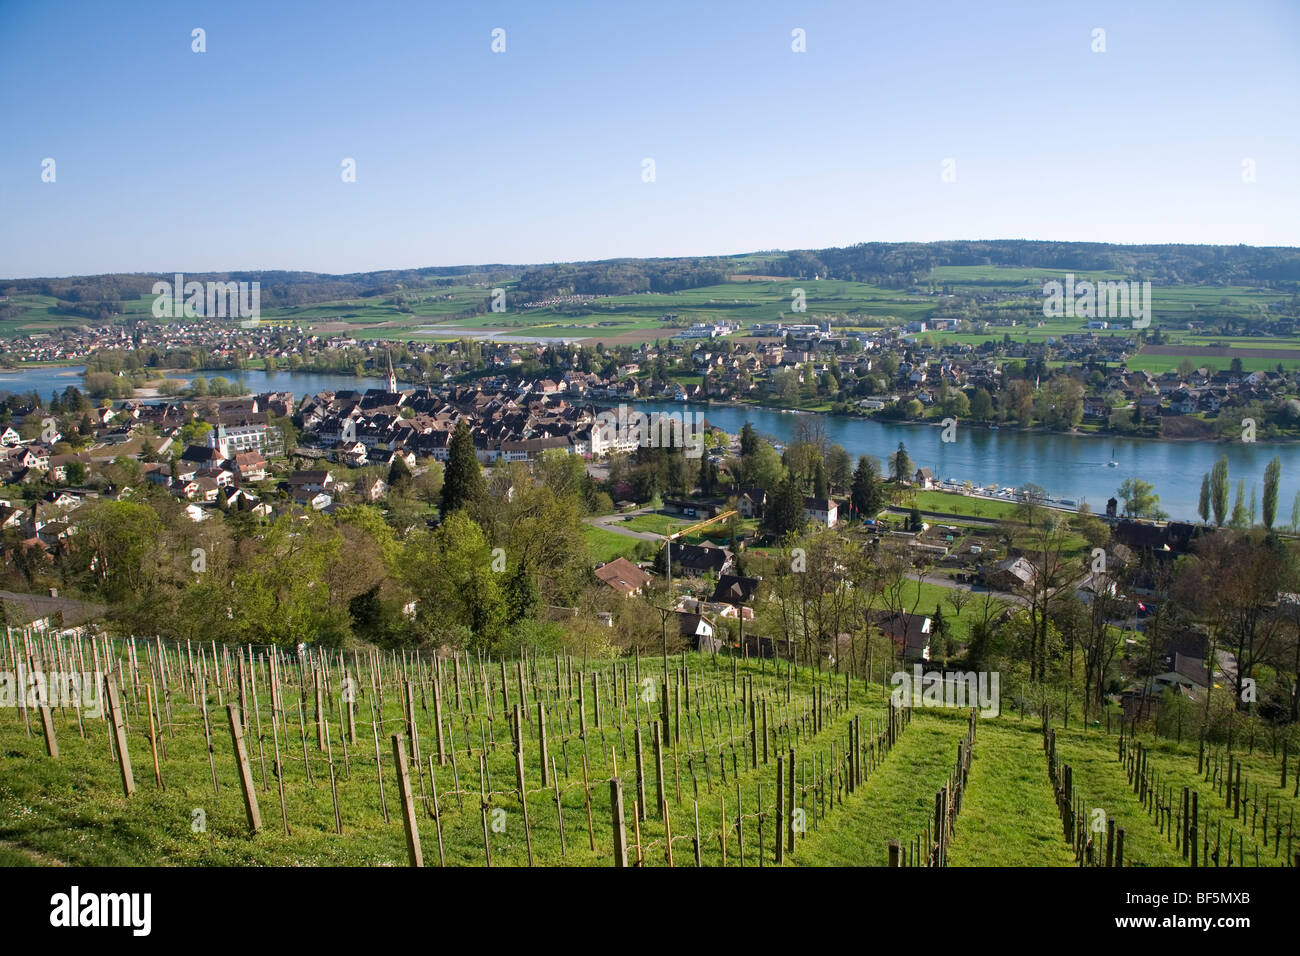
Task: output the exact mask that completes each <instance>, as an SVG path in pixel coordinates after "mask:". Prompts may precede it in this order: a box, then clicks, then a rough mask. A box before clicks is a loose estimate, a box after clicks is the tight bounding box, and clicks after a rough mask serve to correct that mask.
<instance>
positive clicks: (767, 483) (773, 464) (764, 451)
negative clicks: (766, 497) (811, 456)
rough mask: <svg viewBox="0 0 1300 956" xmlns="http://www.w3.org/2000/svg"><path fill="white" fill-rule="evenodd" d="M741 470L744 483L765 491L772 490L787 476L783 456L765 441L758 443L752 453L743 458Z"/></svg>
mask: <svg viewBox="0 0 1300 956" xmlns="http://www.w3.org/2000/svg"><path fill="white" fill-rule="evenodd" d="M740 471H741V474H742V476H743V478H742V480H743V482H744V484H746V485H749V486H751V487H754V488H762V489H763V490H764V491H771V490H772V489H773V488H775V487H776V486H777V485H778V484H779V483H780V482H781V479H782V478H783V477H785V465H784V464H782V462H781V456H780V455H779V454H777V451H776V449H775V448H773V447H772V446H771V445H769V444H768V443H767V442H765V441H760V442H759V443H758V447H757V448H755V449H754V453H753V454H752V455H748V456H746V457H744V458H742V459H741V467H740Z"/></svg>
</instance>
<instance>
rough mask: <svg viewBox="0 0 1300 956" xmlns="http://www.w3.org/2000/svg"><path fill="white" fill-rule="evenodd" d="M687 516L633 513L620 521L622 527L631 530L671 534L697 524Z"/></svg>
mask: <svg viewBox="0 0 1300 956" xmlns="http://www.w3.org/2000/svg"><path fill="white" fill-rule="evenodd" d="M695 523H696V522H695V521H691V520H688V519H685V518H674V517H672V516H671V515H664V514H658V513H657V512H653V513H650V514H641V515H633V516H632V517H631V518H630V519H629V520H627V521H623V522H621V523H620V527H623V528H627V529H628V530H629V531H640V532H651V533H653V534H662V535H669V534H672V533H673V532H674V531H679V530H681V529H682V528H686V527H689V526H690V525H692V524H695Z"/></svg>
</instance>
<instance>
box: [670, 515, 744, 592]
mask: <svg viewBox="0 0 1300 956" xmlns="http://www.w3.org/2000/svg"><path fill="white" fill-rule="evenodd" d="M736 513H737V512H736V509H735V508H732V509H731V510H730V511H724V512H722V513H721V514H717V515H714V516H713V517H712V518H706V519H705V520H704V521H700V522H697V523H695V524H693V525H688V526H687V527H685V528H682V529H681V530H680V531H678V532H676V533H675V534H669V535H665V536H664V540H663V544H661V545H660V547H661V548H662V547H663V546H664V545H666V544H668V543H669V542H670V541H675V540H677V539H678V538H681V537H684V536H685V535H690V534H694V533H695V532H696V531H699V530H701V529H702V528H707V527H708V526H709V525H711V524H717V523H718V522H719V521H725V520H726V519H728V518H730V517H731V516H732V515H734V514H736ZM664 561H665V567H666V568H667V569H668V590H669V592H670V593H671V591H672V587H673V549H672V548H669V549H668V550H667V552H665V554H664Z"/></svg>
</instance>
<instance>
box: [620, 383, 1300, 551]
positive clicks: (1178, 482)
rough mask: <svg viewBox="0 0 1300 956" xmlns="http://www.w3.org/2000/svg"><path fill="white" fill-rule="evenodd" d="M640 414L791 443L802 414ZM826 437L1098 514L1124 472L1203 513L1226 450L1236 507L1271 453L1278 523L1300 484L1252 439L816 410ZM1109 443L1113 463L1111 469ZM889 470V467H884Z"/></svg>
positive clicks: (1182, 510)
mask: <svg viewBox="0 0 1300 956" xmlns="http://www.w3.org/2000/svg"><path fill="white" fill-rule="evenodd" d="M635 407H636V408H637V409H639V410H641V411H643V412H647V413H649V412H654V411H658V412H678V413H681V412H686V413H702V414H703V415H704V416H705V417H706V418H707V419H708V421H709V423H710V424H711V425H715V426H717V427H719V428H721V429H723V430H724V431H726V432H727V433H728V434H730V435H735V434H736V433H738V432H739V431H740V429H741V426H743V425H744V424H745V422H746V421H748V422H750V423H752V424H753V426H754V428H755V429H757V430H758V432H759V433H760V434H765V435H770V436H773V437H775V438H776V439H777V440H778V441H780V442H788V441H789V440H790V439H791V437H792V436H793V435H794V431H795V426H796V424H797V423H798V421H799V419H800V418H802V417H803V414H802V413H801V414H791V413H784V412H780V411H776V410H773V409H766V408H752V407H739V406H734V405H710V406H707V407H705V406H701V405H680V404H670V403H658V402H638V403H636V405H635ZM822 421H823V424H824V425H825V428H826V437H827V439H828V440H829V441H830V442H833V443H835V444H839V445H843V446H844V448H845V449H846V450H847V451H848V453H849V454H850V455H852V456H853V458H854V460H855V461H856V460H857V457H858V456H859V455H875V456H876V457H877V458H879V459H880V460H881V463H882V465H885V462H886V459H887V458H888V456H889V455H891V454H892V453H893V452H894V451H895V450H896V449H897V448H898V443H899V442H903V444H904V445H905V446H906V448H907V453H908V455H909V456H910V457H911V459H912V461H913V462H914V463H915V466H916V467H917V468H922V467H928V468H929V469H930V470H931V472H933V474H934V476H935V478H937V479H947V478H952V479H954V480H956V481H959V482H964V481H971V482H974V483H975V484H976V485H978V486H983V485H991V484H996V485H1001V486H1003V487H1013V488H1014V487H1019V486H1021V485H1024V484H1029V483H1032V484H1035V485H1038V486H1040V487H1041V488H1043V489H1045V490H1046V491H1047V493H1048V494H1049V495H1051V496H1052V497H1053V498H1070V499H1074V500H1075V501H1086V502H1087V503H1088V506H1089V507H1090V508H1091V509H1092V510H1093V511H1094V512H1102V511H1104V510H1105V508H1106V499H1107V498H1110V497H1111V496H1113V495H1115V493H1116V492H1117V491H1118V490H1119V486H1120V483H1121V482H1122V481H1124V479H1125V478H1128V477H1136V478H1141V479H1142V480H1143V481H1149V482H1150V483H1151V484H1152V485H1154V486H1155V492H1156V494H1158V495H1159V496H1160V507H1161V508H1163V509H1164V510H1165V511H1167V512H1169V514H1170V516H1171V517H1173V518H1176V519H1181V520H1187V521H1192V520H1199V519H1197V515H1196V504H1197V499H1198V498H1199V496H1200V490H1201V475H1203V474H1205V473H1206V472H1208V471H1209V470H1210V468H1211V467H1212V466H1213V465H1214V462H1215V461H1216V460H1217V459H1218V458H1220V457H1221V456H1223V455H1225V454H1226V455H1227V456H1228V475H1229V478H1230V480H1231V484H1232V487H1231V494H1230V495H1229V501H1228V505H1229V508H1231V506H1232V502H1233V500H1234V499H1235V495H1236V491H1237V480H1238V479H1240V478H1244V479H1246V496H1245V502H1246V505H1247V507H1249V504H1250V490H1251V486H1252V485H1253V484H1258V486H1259V487H1258V489H1257V495H1256V498H1257V500H1259V501H1260V509H1261V511H1262V508H1263V502H1262V498H1263V488H1264V468H1265V467H1266V466H1267V465H1268V463H1269V461H1270V460H1271V459H1272V458H1273V457H1274V456H1276V457H1278V458H1281V459H1282V481H1281V485H1280V489H1279V494H1278V508H1277V521H1276V524H1277V525H1279V526H1280V525H1285V524H1288V523H1289V522H1290V520H1291V504H1292V501H1293V499H1294V497H1295V495H1296V492H1297V491H1300V444H1294V443H1286V444H1267V443H1264V442H1257V443H1251V444H1247V443H1244V442H1220V443H1209V442H1161V441H1141V440H1137V439H1123V438H1112V437H1111V436H1109V435H1106V436H1101V437H1091V436H1083V435H1063V434H1053V433H1049V432H1026V431H1019V430H1016V429H1012V428H1000V429H997V430H996V431H995V430H991V429H988V428H985V427H982V426H978V425H971V426H969V427H963V426H962V425H960V424H959V425H958V426H957V431H956V434H955V436H954V437H955V439H956V440H955V441H953V442H944V441H941V440H940V436H941V434H942V429H940V428H937V427H927V426H918V425H906V424H900V423H897V422H877V421H872V420H869V419H854V418H841V417H838V416H834V415H825V416H822ZM1112 449H1113V450H1114V455H1115V460H1116V461H1118V463H1119V464H1118V465H1117V466H1116V467H1114V468H1111V467H1109V466H1108V464H1107V463H1108V462H1109V461H1110V459H1111V453H1112ZM886 470H887V466H886Z"/></svg>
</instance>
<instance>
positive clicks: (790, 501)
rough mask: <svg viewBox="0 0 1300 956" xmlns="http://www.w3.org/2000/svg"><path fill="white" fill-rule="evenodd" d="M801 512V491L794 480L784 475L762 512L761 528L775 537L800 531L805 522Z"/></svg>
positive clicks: (802, 511)
mask: <svg viewBox="0 0 1300 956" xmlns="http://www.w3.org/2000/svg"><path fill="white" fill-rule="evenodd" d="M806 520H807V519H806V517H805V516H804V510H803V489H802V488H800V487H799V486H798V484H796V483H795V480H794V478H792V477H791V476H789V475H786V476H785V478H784V479H782V481H781V483H780V484H779V485H777V486H776V490H775V491H774V492H772V494H771V496H770V498H769V499H768V502H767V507H766V508H765V509H764V510H763V527H764V528H765V530H767V531H768V533H770V534H772V535H774V536H776V537H778V538H779V537H784V536H785V535H787V534H789V533H790V532H792V531H794V532H798V531H802V530H803V527H804V523H805V522H806Z"/></svg>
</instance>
